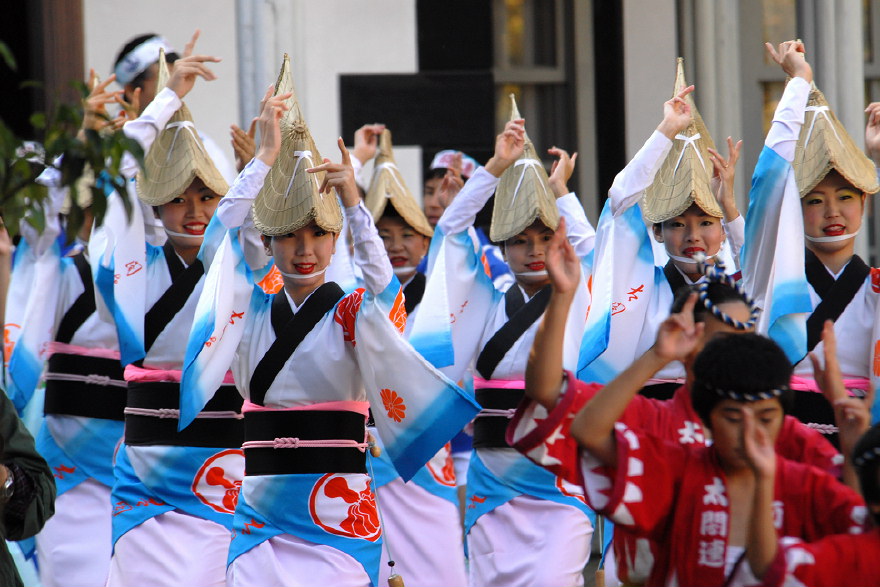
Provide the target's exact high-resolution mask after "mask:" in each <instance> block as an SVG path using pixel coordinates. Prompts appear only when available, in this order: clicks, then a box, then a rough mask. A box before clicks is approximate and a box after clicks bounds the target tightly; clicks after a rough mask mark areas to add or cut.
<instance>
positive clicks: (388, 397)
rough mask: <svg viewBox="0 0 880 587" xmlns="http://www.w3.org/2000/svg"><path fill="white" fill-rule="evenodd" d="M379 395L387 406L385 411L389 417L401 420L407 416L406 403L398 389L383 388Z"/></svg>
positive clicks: (397, 420)
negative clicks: (398, 393)
mask: <svg viewBox="0 0 880 587" xmlns="http://www.w3.org/2000/svg"><path fill="white" fill-rule="evenodd" d="M379 396H380V397H381V398H382V405H383V406H385V411H386V412H388V417H389V418H391V419H392V420H394V421H395V422H400V421H401V420H403V419H404V418H406V404H405V403H404V402H403V398H402V397H400V396H399V395H397V392H396V391H394V390H393V389H383V390H382V391H380V392H379Z"/></svg>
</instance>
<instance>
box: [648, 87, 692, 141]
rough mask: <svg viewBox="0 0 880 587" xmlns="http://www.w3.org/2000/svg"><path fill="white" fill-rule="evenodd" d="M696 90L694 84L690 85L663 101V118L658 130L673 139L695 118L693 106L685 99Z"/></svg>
mask: <svg viewBox="0 0 880 587" xmlns="http://www.w3.org/2000/svg"><path fill="white" fill-rule="evenodd" d="M693 91H694V86H688V87H686V88H684V89H683V90H682V91H680V92H679V93H678V95H676V96H673V97H672V98H671V99H669V100H666V101H665V102H663V120H662V121H661V122H660V125H659V126H657V130H658V131H660V132H661V133H663V134H664V135H666V136H667V137H668V138H669V140H673V139H674V138H675V135H677V134H678V133H680V132H681V131H683V130H684V129H686V128H687V126H688V125H689V124H690V123H691V119H692V118H693V113H692V112H691V107H690V105H689V104H688V103H687V101H686V100H685V98H686V97H687V95H688V94H690V93H691V92H693Z"/></svg>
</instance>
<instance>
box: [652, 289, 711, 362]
mask: <svg viewBox="0 0 880 587" xmlns="http://www.w3.org/2000/svg"><path fill="white" fill-rule="evenodd" d="M696 303H697V294H696V293H692V294H691V295H690V296H688V299H687V301H686V302H685V304H684V307H683V308H682V309H681V312H680V313H678V314H670V315H669V317H668V318H667V319H666V320H664V321H663V323H662V324H660V329H659V330H658V331H657V341H656V342H655V343H654V346H653V347H652V348H651V351H652V352H653V353H654V354H655V355H656V356H657V357H658V358H661V359H663V360H664V361H666V362H671V361H684V360H685V359H686V358H687V357H688V356H689V355H690V354H691V353H692V352H694V350H695V349H696V348H697V344H698V343H699V342H700V339H701V338H702V336H703V328H704V326H705V324H704V323H703V322H700V323H695V322H694V306H695V305H696Z"/></svg>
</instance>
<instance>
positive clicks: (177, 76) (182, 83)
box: [167, 30, 220, 100]
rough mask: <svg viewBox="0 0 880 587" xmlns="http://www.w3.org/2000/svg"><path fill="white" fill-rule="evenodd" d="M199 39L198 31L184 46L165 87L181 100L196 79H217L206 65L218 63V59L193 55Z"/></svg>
mask: <svg viewBox="0 0 880 587" xmlns="http://www.w3.org/2000/svg"><path fill="white" fill-rule="evenodd" d="M198 38H199V31H198V30H197V31H196V32H195V34H193V36H192V39H190V41H189V43H187V44H186V48H185V49H184V51H183V57H181V58H180V59H178V60H177V61H175V62H174V70H173V72H172V73H171V77H170V78H169V79H168V85H167V87H168V88H170V89H171V90H172V91H174V93H175V94H177V96H178V97H179V98H180V99H181V100H182V99H183V98H184V96H186V95H187V94H188V93H189V91H190V90H192V88H193V86H194V85H195V83H196V78H199V77H201V78H204V79H206V80H208V81H211V80H214V79H217V76H216V75H214V72H213V71H211V70H210V69H209V68H208V66H207V65H205V64H206V63H219V62H220V59H219V58H218V57H212V56H210V55H193V54H192V53H193V49H194V48H195V44H196V41H197V40H198Z"/></svg>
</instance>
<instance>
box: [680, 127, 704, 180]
mask: <svg viewBox="0 0 880 587" xmlns="http://www.w3.org/2000/svg"><path fill="white" fill-rule="evenodd" d="M675 138H676V139H678V140H680V141H684V147H683V148H682V149H681V153H679V154H678V161H676V162H675V169H673V170H672V175H673V176H675V173H676V172H677V171H678V167H679V166H680V165H681V160H682V159H684V153H685V151H687V148H688V145H690V146H691V147H693V148H694V153H696V154H697V159H699V160H700V165H702V166H703V169H705V168H706V162H705V161H703V154H702V153H700V150H699V149H698V148H697V144H696V143H697V139H699V138H700V133H697V134H695V135H693V136H687V135H683V134H677V135H675Z"/></svg>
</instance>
